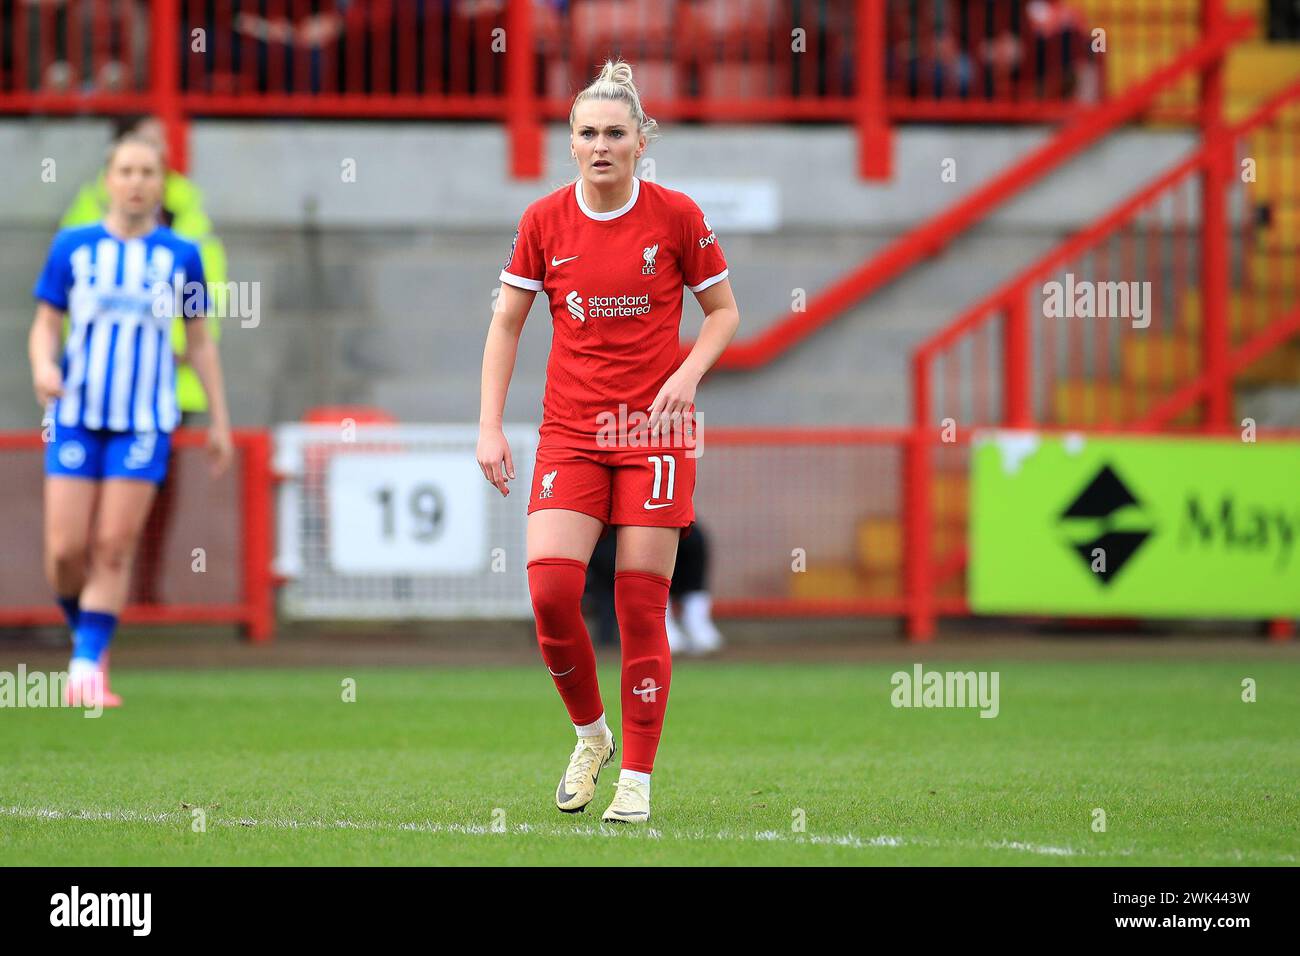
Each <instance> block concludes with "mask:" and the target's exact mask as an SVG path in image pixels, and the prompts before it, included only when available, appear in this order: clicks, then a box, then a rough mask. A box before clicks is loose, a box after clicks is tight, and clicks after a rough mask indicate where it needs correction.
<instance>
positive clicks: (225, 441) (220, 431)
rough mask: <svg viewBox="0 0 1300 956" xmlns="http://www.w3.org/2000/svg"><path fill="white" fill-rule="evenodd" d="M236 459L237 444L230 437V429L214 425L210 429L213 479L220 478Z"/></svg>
mask: <svg viewBox="0 0 1300 956" xmlns="http://www.w3.org/2000/svg"><path fill="white" fill-rule="evenodd" d="M234 457H235V443H234V440H233V439H232V438H231V437H230V427H229V426H224V427H220V426H217V425H213V426H211V427H210V428H209V429H208V458H209V459H210V460H211V462H212V477H213V478H217V477H219V476H220V475H221V474H222V473H223V472H224V471H225V470H226V469H227V468H229V467H230V462H231V460H232V459H233V458H234Z"/></svg>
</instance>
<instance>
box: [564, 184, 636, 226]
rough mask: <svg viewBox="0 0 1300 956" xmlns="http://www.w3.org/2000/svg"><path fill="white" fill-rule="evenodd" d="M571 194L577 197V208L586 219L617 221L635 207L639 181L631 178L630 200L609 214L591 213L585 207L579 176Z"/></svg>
mask: <svg viewBox="0 0 1300 956" xmlns="http://www.w3.org/2000/svg"><path fill="white" fill-rule="evenodd" d="M573 194H574V195H575V196H577V197H578V208H579V209H581V210H582V212H583V214H584V215H586V217H587V218H588V219H599V220H601V221H602V222H605V221H608V220H610V219H617V218H618V217H619V216H621V215H623V213H625V212H627V211H628V210H629V209H631V208H632V207H633V206H635V205H636V197H637V196H639V195H640V194H641V180H639V179H638V178H637V177H635V176H633V177H632V196H631V198H630V199H628V201H627V202H625V203H623V205H621V206H619V207H618V208H617V209H612V210H610V211H609V212H592V211H591V209H589V208H588V207H587V200H585V199H583V198H582V177H581V176H579V177H578V181H577V182H576V183H574V184H573Z"/></svg>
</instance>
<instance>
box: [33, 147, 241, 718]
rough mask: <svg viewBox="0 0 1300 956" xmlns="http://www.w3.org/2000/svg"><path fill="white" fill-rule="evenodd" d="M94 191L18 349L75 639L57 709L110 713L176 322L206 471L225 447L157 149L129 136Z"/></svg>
mask: <svg viewBox="0 0 1300 956" xmlns="http://www.w3.org/2000/svg"><path fill="white" fill-rule="evenodd" d="M105 185H106V187H107V189H108V194H109V200H110V202H109V210H108V214H107V215H106V216H105V217H104V220H103V222H99V223H96V224H94V225H90V226H79V227H74V228H70V229H64V230H62V231H60V232H59V233H58V234H57V235H56V236H55V237H54V241H53V242H52V243H51V245H50V252H49V256H48V258H47V260H46V263H45V268H44V269H43V270H42V272H41V275H40V277H39V278H38V279H37V281H36V287H35V289H34V295H35V297H36V300H37V305H36V318H35V321H34V322H33V323H32V330H31V335H30V337H29V342H28V351H29V356H30V358H31V365H32V382H33V386H34V389H35V392H36V400H37V401H38V402H39V403H40V404H41V405H42V407H44V408H45V409H46V417H45V422H44V425H45V433H44V437H45V439H46V442H47V445H46V454H45V474H46V479H45V568H46V575H47V577H48V579H49V581H50V584H51V585H52V586H53V588H54V591H55V594H56V596H57V598H58V602H59V605H60V606H61V607H62V609H63V612H64V615H65V617H66V618H67V621H68V624H69V626H70V627H71V628H72V632H73V649H72V662H71V664H70V666H69V682H68V699H69V703H72V704H74V705H84V706H97V705H99V704H102V705H103V706H109V707H111V706H117V705H118V704H120V703H121V701H120V699H119V698H118V697H117V696H116V695H114V694H113V693H112V692H111V691H110V690H109V689H108V687H107V683H106V676H105V656H106V653H107V651H108V646H109V644H110V642H111V641H112V639H113V633H114V631H115V630H116V628H117V618H118V615H119V614H120V613H121V611H122V607H123V605H124V604H125V602H126V593H127V586H128V577H129V572H130V567H131V559H132V557H133V555H134V554H135V551H136V548H137V545H138V543H139V539H140V532H141V529H142V528H143V526H144V522H145V519H146V517H147V516H148V514H149V508H150V506H151V505H152V503H153V499H154V495H155V494H156V492H157V488H158V485H159V484H161V482H162V481H163V479H164V477H165V476H166V469H167V461H168V452H169V449H170V441H171V432H172V430H173V429H174V428H175V427H176V425H177V423H178V421H179V418H180V412H179V410H178V408H177V402H176V364H175V358H174V356H173V352H172V348H171V344H170V335H171V325H172V321H173V319H174V317H175V316H176V315H177V314H178V312H179V313H180V314H183V315H184V316H185V317H186V319H187V320H189V329H188V331H189V341H188V349H187V357H188V360H189V363H190V365H191V366H192V367H193V368H194V371H195V372H196V373H197V374H198V376H199V379H200V381H201V382H202V385H203V388H204V391H205V392H206V393H207V395H208V398H209V400H210V403H211V415H212V424H211V427H210V429H209V436H208V447H209V451H210V453H211V455H212V458H213V466H214V470H215V471H216V472H220V471H222V470H224V469H225V468H226V467H227V465H228V464H229V462H230V458H231V455H232V445H231V436H230V419H229V415H228V412H227V408H226V397H225V389H224V387H223V385H222V377H221V364H220V360H219V359H218V357H217V350H216V348H215V346H214V345H213V343H212V340H211V338H210V337H209V335H208V331H207V328H206V321H205V320H206V317H207V312H208V304H209V300H208V294H207V287H206V284H205V282H204V274H203V265H202V263H201V261H200V258H199V251H198V248H197V247H196V246H195V245H194V244H193V243H190V242H188V241H186V240H184V239H181V238H180V237H178V236H177V235H175V234H174V233H173V232H172V231H171V230H170V229H168V228H166V227H165V226H161V225H159V224H158V208H159V204H160V203H161V202H162V188H163V158H162V155H161V151H160V149H159V148H158V144H157V143H154V142H151V141H150V140H148V139H145V138H143V137H138V136H127V137H125V138H123V139H121V140H119V141H117V142H116V143H114V144H113V146H112V147H111V149H110V152H109V157H108V162H107V165H106V169H105ZM65 313H66V314H67V317H68V320H69V333H68V338H67V341H66V343H64V345H63V348H62V355H61V356H60V340H61V338H62V326H63V319H64V314H65Z"/></svg>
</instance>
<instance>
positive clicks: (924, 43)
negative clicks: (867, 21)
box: [886, 0, 972, 98]
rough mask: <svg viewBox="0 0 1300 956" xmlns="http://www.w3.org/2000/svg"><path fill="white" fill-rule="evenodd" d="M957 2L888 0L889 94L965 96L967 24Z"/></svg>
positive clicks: (968, 76)
mask: <svg viewBox="0 0 1300 956" xmlns="http://www.w3.org/2000/svg"><path fill="white" fill-rule="evenodd" d="M959 9H960V8H959V4H958V2H957V0H894V2H891V3H890V5H889V8H888V26H887V28H886V30H887V33H886V35H887V37H888V40H887V41H886V43H887V57H888V67H887V69H888V73H889V76H890V78H891V80H892V82H891V83H890V91H891V92H892V93H893V94H894V95H904V96H908V97H912V98H916V97H922V96H924V97H927V98H928V97H944V96H957V97H962V98H965V97H966V96H967V94H968V93H969V92H970V84H971V72H972V68H971V60H970V57H969V56H968V55H967V53H966V52H965V49H966V44H965V43H964V42H963V40H964V33H965V30H964V29H963V28H964V27H965V26H966V25H967V21H966V18H965V17H962V16H960V15H959Z"/></svg>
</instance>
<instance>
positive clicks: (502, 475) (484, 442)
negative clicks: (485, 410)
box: [476, 428, 515, 497]
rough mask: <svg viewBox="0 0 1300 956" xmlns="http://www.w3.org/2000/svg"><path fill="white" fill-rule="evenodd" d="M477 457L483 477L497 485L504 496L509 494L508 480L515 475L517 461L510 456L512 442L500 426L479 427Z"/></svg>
mask: <svg viewBox="0 0 1300 956" xmlns="http://www.w3.org/2000/svg"><path fill="white" fill-rule="evenodd" d="M476 457H477V458H478V466H479V468H481V469H482V471H483V477H484V478H486V479H487V480H488V481H490V482H491V483H492V484H493V485H495V486H496V489H497V491H499V492H501V495H502V497H505V496H507V495H509V494H510V489H509V488H507V487H506V482H507V481H509V480H511V479H512V478H514V476H515V462H514V459H513V458H512V457H511V456H510V443H509V442H508V441H506V436H505V433H504V432H503V431H502V430H501V429H500V428H480V429H479V433H478V452H477V456H476Z"/></svg>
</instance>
